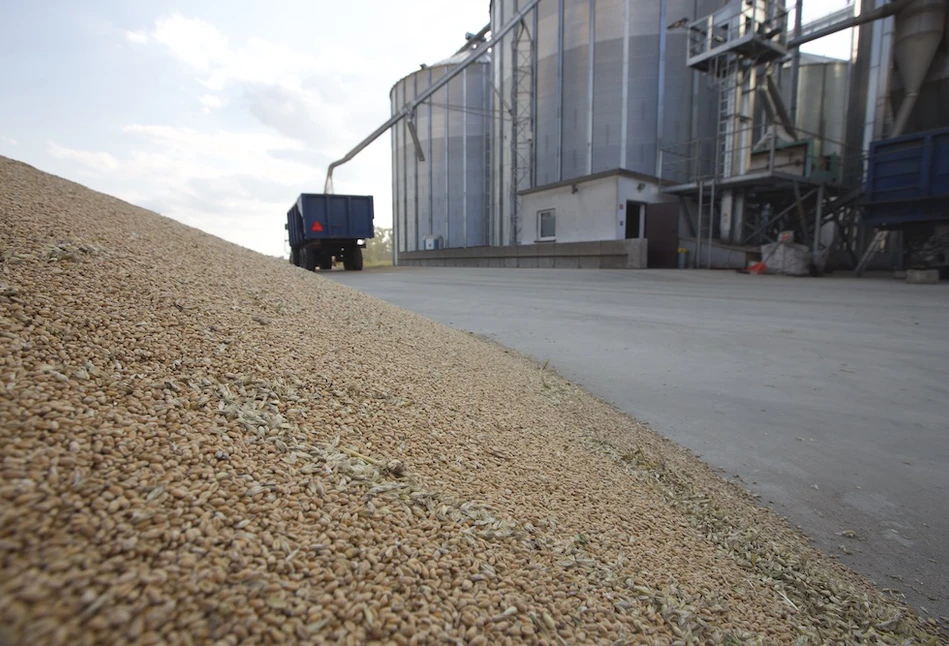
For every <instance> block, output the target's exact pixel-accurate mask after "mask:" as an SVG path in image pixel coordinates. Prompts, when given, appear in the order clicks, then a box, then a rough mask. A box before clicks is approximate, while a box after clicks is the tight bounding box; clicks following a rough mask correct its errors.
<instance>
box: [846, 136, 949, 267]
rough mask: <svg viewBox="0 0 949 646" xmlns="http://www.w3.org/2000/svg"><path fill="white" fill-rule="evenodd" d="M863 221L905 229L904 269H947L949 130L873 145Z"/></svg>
mask: <svg viewBox="0 0 949 646" xmlns="http://www.w3.org/2000/svg"><path fill="white" fill-rule="evenodd" d="M863 222H864V223H865V224H867V225H869V226H870V227H873V228H875V229H878V230H883V231H886V230H891V231H899V232H900V233H901V236H900V238H899V240H900V243H901V245H902V262H901V266H902V267H903V268H919V269H940V270H942V273H943V274H946V273H947V269H949V128H941V129H939V130H928V131H926V132H917V133H913V134H909V135H904V136H901V137H894V138H892V139H880V140H878V141H873V142H871V143H870V151H869V156H868V159H867V183H866V189H865V192H864V204H863ZM873 249H875V247H874V246H871V250H873Z"/></svg>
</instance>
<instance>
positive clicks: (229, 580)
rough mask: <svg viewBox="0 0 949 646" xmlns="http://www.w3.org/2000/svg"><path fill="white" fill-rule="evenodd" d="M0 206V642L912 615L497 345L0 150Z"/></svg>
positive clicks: (712, 632) (901, 619) (619, 418)
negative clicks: (2, 154) (3, 154)
mask: <svg viewBox="0 0 949 646" xmlns="http://www.w3.org/2000/svg"><path fill="white" fill-rule="evenodd" d="M0 215H2V227H0V429H2V430H0V433H2V437H0V460H2V463H0V564H2V569H0V643H2V644H31V645H32V644H63V643H71V644H86V643H90V644H91V643H129V642H134V643H140V644H157V643H163V642H174V643H185V644H187V643H195V644H197V643H221V644H239V643H240V644H245V643H283V642H302V643H320V642H324V643H365V642H372V641H379V642H389V643H399V644H415V643H436V642H446V641H448V642H455V643H468V644H502V643H521V642H530V643H539V644H565V643H576V644H579V643H657V644H662V643H666V644H671V643H756V642H758V643H794V642H800V643H826V642H828V641H834V640H837V641H840V642H847V643H855V642H861V641H863V642H867V643H878V642H890V643H903V642H905V641H906V640H919V641H926V640H927V639H937V635H938V633H937V632H936V627H935V626H934V625H932V624H931V623H926V622H924V621H922V620H921V619H919V618H918V617H916V616H915V615H914V614H912V613H910V612H909V611H907V610H906V609H905V608H903V607H901V606H898V605H896V604H895V603H893V602H891V601H889V600H887V599H885V598H883V596H882V595H880V594H879V593H877V592H876V591H875V590H874V589H872V588H871V587H870V586H869V585H868V584H867V583H866V582H864V581H863V580H862V579H861V578H859V577H857V576H856V575H854V574H853V573H851V572H849V571H847V570H845V569H844V568H842V567H841V566H839V565H838V564H837V563H835V562H833V561H832V560H830V559H828V558H827V557H825V556H823V555H821V554H819V553H818V552H816V551H815V550H813V549H812V548H811V547H809V546H808V545H807V543H806V541H805V540H804V539H803V538H802V537H800V536H799V535H797V534H796V533H794V532H792V531H791V530H790V529H789V528H788V527H787V526H786V524H785V523H783V522H781V521H780V519H778V518H777V517H775V516H774V515H773V514H772V513H770V512H768V511H766V510H764V509H761V508H759V507H758V506H756V505H755V503H754V501H753V500H752V499H751V497H750V496H748V495H747V494H745V493H744V492H742V491H741V490H739V489H738V488H736V487H733V486H731V485H728V484H727V483H725V482H724V481H723V480H722V479H720V478H719V477H717V476H716V475H714V474H713V473H712V472H711V471H710V470H709V469H707V468H706V467H705V466H704V465H703V464H702V463H701V462H699V461H698V460H696V459H694V458H693V457H691V456H690V455H689V454H687V453H686V452H685V451H683V450H681V449H679V448H678V447H676V446H674V445H672V444H671V443H669V442H666V441H664V440H663V439H661V438H660V437H659V436H657V435H656V434H654V433H652V432H651V431H649V430H647V429H645V428H643V427H642V426H640V425H638V424H637V423H636V422H635V421H633V420H631V419H629V418H628V417H625V416H624V415H622V414H620V413H619V412H617V411H616V410H614V409H612V408H611V407H609V406H607V405H606V404H604V403H602V402H599V401H597V400H596V399H594V398H593V397H591V396H589V395H587V394H585V393H583V392H581V391H580V390H578V389H577V388H575V387H573V386H571V385H570V384H568V383H567V382H565V381H564V380H562V379H561V378H559V377H558V376H556V375H554V374H551V373H550V372H549V371H546V370H544V369H543V368H542V367H540V366H537V365H535V364H533V363H531V362H530V361H528V360H526V359H524V358H522V357H519V356H517V355H515V354H514V353H511V352H509V351H507V350H505V349H503V348H501V347H498V346H496V345H492V344H489V343H486V342H484V341H482V340H480V339H477V338H475V337H473V336H470V335H466V334H464V333H462V332H458V331H454V330H451V329H448V328H446V327H443V326H441V325H438V324H435V323H433V322H430V321H427V320H425V319H422V318H420V317H418V316H415V315H413V314H410V313H408V312H405V311H403V310H400V309H398V308H395V307H392V306H390V305H387V304H384V303H381V302H379V301H376V300H374V299H372V298H369V297H367V296H364V295H361V294H359V293H356V292H354V291H352V290H349V289H347V288H344V287H341V286H339V285H337V284H334V283H332V282H330V281H328V280H325V279H323V278H321V277H319V276H317V275H314V274H311V273H308V272H306V271H303V270H300V269H296V268H294V267H292V266H290V265H289V264H288V263H285V262H281V261H278V260H275V259H272V258H267V257H264V256H261V255H258V254H255V253H253V252H250V251H247V250H245V249H241V248H239V247H236V246H234V245H231V244H228V243H226V242H223V241H221V240H218V239H216V238H213V237H210V236H208V235H206V234H203V233H201V232H199V231H196V230H194V229H190V228H188V227H185V226H183V225H181V224H178V223H175V222H173V221H171V220H168V219H165V218H162V217H160V216H158V215H155V214H153V213H150V212H147V211H144V210H142V209H138V208H136V207H132V206H130V205H128V204H125V203H123V202H120V201H118V200H115V199H113V198H110V197H108V196H105V195H101V194H98V193H94V192H92V191H89V190H87V189H84V188H82V187H80V186H78V185H76V184H72V183H70V182H66V181H64V180H61V179H58V178H55V177H52V176H49V175H46V174H44V173H41V172H39V171H36V170H35V169H33V168H30V167H29V166H26V165H23V164H20V163H17V162H13V161H10V160H6V159H3V158H0ZM274 217H275V219H274V226H277V227H279V226H280V222H279V215H277V214H275V216H274ZM631 369H635V367H631Z"/></svg>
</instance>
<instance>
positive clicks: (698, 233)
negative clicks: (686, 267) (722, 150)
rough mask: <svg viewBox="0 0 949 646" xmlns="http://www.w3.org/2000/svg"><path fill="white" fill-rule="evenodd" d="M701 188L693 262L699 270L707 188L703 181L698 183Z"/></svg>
mask: <svg viewBox="0 0 949 646" xmlns="http://www.w3.org/2000/svg"><path fill="white" fill-rule="evenodd" d="M698 187H699V224H698V228H697V229H696V230H695V258H694V259H693V260H692V263H693V265H694V266H695V268H696V269H698V268H699V264H700V260H699V256H701V254H702V213H703V208H704V206H705V205H704V204H703V203H702V202H703V198H704V197H705V186H703V184H702V180H699V181H698Z"/></svg>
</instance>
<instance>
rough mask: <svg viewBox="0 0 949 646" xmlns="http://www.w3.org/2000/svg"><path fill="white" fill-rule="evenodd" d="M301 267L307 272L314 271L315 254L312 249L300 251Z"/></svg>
mask: <svg viewBox="0 0 949 646" xmlns="http://www.w3.org/2000/svg"><path fill="white" fill-rule="evenodd" d="M300 257H301V260H302V262H301V265H302V267H303V268H304V269H306V270H307V271H316V254H315V253H314V252H313V250H312V249H301V250H300Z"/></svg>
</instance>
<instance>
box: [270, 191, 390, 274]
mask: <svg viewBox="0 0 949 646" xmlns="http://www.w3.org/2000/svg"><path fill="white" fill-rule="evenodd" d="M372 207H373V204H372V196H369V195H326V194H323V193H304V194H303V195H301V196H300V197H299V198H298V199H297V201H296V203H295V204H294V205H293V207H291V208H290V210H289V211H287V224H286V229H287V232H288V233H289V237H290V262H291V263H293V264H294V265H296V266H297V267H303V268H304V269H308V270H310V271H315V270H316V268H317V267H319V268H320V269H332V268H333V261H334V260H336V261H341V262H342V263H343V267H344V268H345V269H347V270H348V271H360V270H362V250H363V248H364V247H365V246H366V239H367V238H372V237H374V236H375V233H374V230H373V222H372V219H373V208H372Z"/></svg>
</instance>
